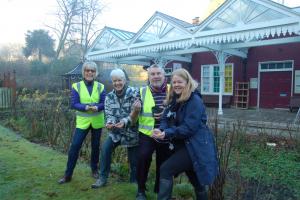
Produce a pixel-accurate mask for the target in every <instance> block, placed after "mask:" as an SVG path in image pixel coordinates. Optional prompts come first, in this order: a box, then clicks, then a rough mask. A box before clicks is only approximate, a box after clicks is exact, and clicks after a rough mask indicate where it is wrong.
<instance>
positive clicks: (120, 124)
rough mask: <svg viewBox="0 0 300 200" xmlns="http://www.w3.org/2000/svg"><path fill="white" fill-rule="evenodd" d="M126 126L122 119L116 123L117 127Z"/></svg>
mask: <svg viewBox="0 0 300 200" xmlns="http://www.w3.org/2000/svg"><path fill="white" fill-rule="evenodd" d="M124 126H125V123H124V122H123V121H120V122H118V123H116V124H115V125H114V127H115V128H123V127H124Z"/></svg>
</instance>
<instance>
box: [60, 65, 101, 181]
mask: <svg viewBox="0 0 300 200" xmlns="http://www.w3.org/2000/svg"><path fill="white" fill-rule="evenodd" d="M97 75H98V68H97V65H96V63H95V62H89V61H88V62H85V63H83V65H82V76H83V80H82V81H80V82H77V83H74V84H73V85H72V91H71V108H72V109H75V110H76V129H75V133H74V135H73V139H72V144H71V146H70V149H69V154H68V162H67V167H66V171H65V174H64V176H63V177H62V178H61V179H60V180H59V181H58V183H59V184H63V183H67V182H70V181H71V179H72V175H73V171H74V168H75V166H76V162H77V159H78V156H79V151H80V149H81V146H82V143H83V141H84V140H85V138H86V136H87V134H88V133H89V131H91V146H92V150H91V164H90V166H91V171H92V176H93V177H94V178H98V164H99V151H100V137H101V132H102V128H103V127H104V112H103V110H104V101H105V95H106V94H105V89H104V85H103V84H101V83H99V82H97V81H95V78H96V77H97Z"/></svg>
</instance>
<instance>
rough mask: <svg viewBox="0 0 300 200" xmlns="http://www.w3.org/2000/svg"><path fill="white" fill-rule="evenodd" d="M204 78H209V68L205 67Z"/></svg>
mask: <svg viewBox="0 0 300 200" xmlns="http://www.w3.org/2000/svg"><path fill="white" fill-rule="evenodd" d="M202 76H203V77H209V66H205V67H203V74H202Z"/></svg>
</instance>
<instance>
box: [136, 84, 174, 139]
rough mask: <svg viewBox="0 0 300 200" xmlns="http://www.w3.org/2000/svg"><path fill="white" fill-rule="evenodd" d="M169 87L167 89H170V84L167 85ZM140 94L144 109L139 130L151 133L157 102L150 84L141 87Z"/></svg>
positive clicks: (146, 133)
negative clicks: (153, 113)
mask: <svg viewBox="0 0 300 200" xmlns="http://www.w3.org/2000/svg"><path fill="white" fill-rule="evenodd" d="M167 87H168V90H167V91H169V88H170V86H169V85H167ZM140 95H141V99H142V102H143V109H142V112H141V113H140V115H139V132H141V133H143V134H145V135H151V133H152V130H153V128H154V123H155V119H154V117H153V115H152V108H153V107H154V106H155V102H154V99H153V96H152V93H151V90H150V88H149V86H146V87H142V88H140Z"/></svg>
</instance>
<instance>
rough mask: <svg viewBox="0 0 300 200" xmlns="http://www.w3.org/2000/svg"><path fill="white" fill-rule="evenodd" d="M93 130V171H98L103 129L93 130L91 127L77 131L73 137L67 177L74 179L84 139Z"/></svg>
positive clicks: (66, 172)
mask: <svg viewBox="0 0 300 200" xmlns="http://www.w3.org/2000/svg"><path fill="white" fill-rule="evenodd" d="M90 130H91V134H92V135H91V146H92V151H91V164H90V165H91V169H92V171H93V172H94V171H97V170H98V163H99V151H100V137H101V132H102V129H101V128H99V129H93V128H92V127H89V128H87V129H79V128H76V129H75V133H74V135H73V140H72V144H71V147H70V150H69V154H68V162H67V169H66V171H65V176H66V177H72V175H73V171H74V168H75V166H76V162H77V159H78V156H79V152H80V149H81V146H82V143H83V141H84V139H85V138H86V136H87V134H88V133H89V131H90Z"/></svg>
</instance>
